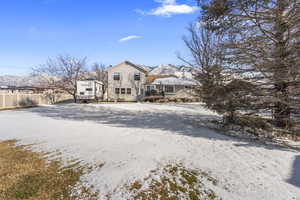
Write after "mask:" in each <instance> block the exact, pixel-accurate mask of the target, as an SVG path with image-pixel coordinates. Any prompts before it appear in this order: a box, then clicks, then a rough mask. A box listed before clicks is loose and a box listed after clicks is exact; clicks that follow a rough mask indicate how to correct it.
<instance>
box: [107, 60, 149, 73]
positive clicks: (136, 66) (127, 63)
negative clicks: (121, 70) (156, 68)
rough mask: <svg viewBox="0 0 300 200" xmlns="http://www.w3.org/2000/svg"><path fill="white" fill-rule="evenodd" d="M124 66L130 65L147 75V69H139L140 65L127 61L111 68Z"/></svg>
mask: <svg viewBox="0 0 300 200" xmlns="http://www.w3.org/2000/svg"><path fill="white" fill-rule="evenodd" d="M122 64H126V65H130V66H132V67H134V68H136V69H137V70H139V71H140V72H143V73H147V71H146V70H145V69H143V68H141V67H139V66H138V65H136V64H133V63H132V62H130V61H127V60H126V61H124V62H122V63H120V64H118V65H116V66H113V67H111V68H114V67H118V66H120V65H122Z"/></svg>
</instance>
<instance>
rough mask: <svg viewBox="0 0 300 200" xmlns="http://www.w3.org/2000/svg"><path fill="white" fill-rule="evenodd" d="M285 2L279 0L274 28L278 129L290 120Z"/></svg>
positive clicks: (274, 79) (275, 106)
mask: <svg viewBox="0 0 300 200" xmlns="http://www.w3.org/2000/svg"><path fill="white" fill-rule="evenodd" d="M286 6H287V5H286V2H285V0H277V13H276V14H277V17H276V22H275V26H274V30H275V38H276V43H275V52H274V57H275V61H276V64H275V69H274V73H273V81H274V85H275V91H274V92H275V94H276V98H277V100H276V103H275V105H274V119H275V121H276V125H277V126H278V127H286V126H287V125H288V123H289V120H290V108H289V85H288V83H287V82H288V78H289V77H287V69H288V66H286V63H285V62H286V58H287V55H288V54H287V48H286V41H285V37H284V35H285V33H286V32H287V26H286V22H285V20H284V10H285V8H286Z"/></svg>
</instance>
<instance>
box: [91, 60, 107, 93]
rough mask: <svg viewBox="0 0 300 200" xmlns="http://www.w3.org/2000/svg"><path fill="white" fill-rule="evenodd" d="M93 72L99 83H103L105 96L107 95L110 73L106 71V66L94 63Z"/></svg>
mask: <svg viewBox="0 0 300 200" xmlns="http://www.w3.org/2000/svg"><path fill="white" fill-rule="evenodd" d="M92 71H93V72H95V76H94V78H95V79H96V80H97V81H101V82H102V83H103V85H104V86H103V94H105V92H106V90H107V88H108V77H107V76H108V73H107V70H106V66H105V65H104V64H101V63H94V64H93V65H92Z"/></svg>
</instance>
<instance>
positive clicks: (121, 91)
mask: <svg viewBox="0 0 300 200" xmlns="http://www.w3.org/2000/svg"><path fill="white" fill-rule="evenodd" d="M107 72H108V88H107V94H106V96H107V100H108V101H141V100H143V97H144V94H145V91H144V84H145V82H146V76H147V73H148V72H147V69H145V68H144V67H143V66H140V65H136V64H133V63H131V62H129V61H124V62H122V63H121V64H118V65H116V66H113V67H109V68H108V69H107Z"/></svg>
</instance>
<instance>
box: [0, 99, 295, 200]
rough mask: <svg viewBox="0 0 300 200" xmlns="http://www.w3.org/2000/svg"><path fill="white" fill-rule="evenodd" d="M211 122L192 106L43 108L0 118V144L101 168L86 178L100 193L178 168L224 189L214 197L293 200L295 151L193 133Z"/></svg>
mask: <svg viewBox="0 0 300 200" xmlns="http://www.w3.org/2000/svg"><path fill="white" fill-rule="evenodd" d="M217 117H218V116H217V115H216V114H214V113H212V112H210V111H208V110H206V109H204V108H202V107H201V105H200V104H102V105H76V104H66V105H57V106H44V107H38V108H33V109H28V110H19V111H3V112H0V126H1V129H0V140H6V139H20V141H21V142H22V143H38V145H37V146H36V150H45V151H55V150H59V151H61V152H62V153H63V154H62V155H63V156H64V157H65V158H79V159H81V160H83V161H84V162H86V163H89V164H96V165H99V164H101V163H105V165H104V167H103V168H101V169H98V170H94V171H93V172H92V173H91V174H89V175H88V176H87V177H86V179H87V180H88V181H89V182H90V183H91V184H94V185H95V186H96V187H97V188H99V189H100V191H101V192H103V193H106V192H110V191H112V190H113V189H115V188H117V187H118V186H120V185H122V184H123V183H125V182H126V181H128V180H133V179H134V178H143V177H146V176H147V174H148V173H149V171H151V170H153V169H155V168H157V167H159V166H160V165H164V164H165V163H179V162H180V163H183V164H184V165H186V166H188V167H192V168H199V169H201V170H205V171H207V172H209V173H210V174H211V175H212V176H213V177H215V178H216V179H218V180H219V181H220V183H221V185H222V186H224V187H219V188H217V189H216V193H217V194H218V195H219V196H221V197H223V199H225V200H226V199H230V200H232V199H236V200H239V199H244V200H248V199H249V200H250V199H268V200H269V199H270V200H277V199H278V200H290V199H291V200H292V199H295V200H296V199H300V172H299V170H300V169H299V168H300V152H297V151H295V150H290V149H283V148H279V147H275V146H264V145H260V144H256V143H252V142H247V141H240V140H237V139H234V138H231V137H227V136H224V135H220V134H217V133H215V132H214V131H212V130H209V129H206V128H202V127H201V126H202V125H203V124H205V121H206V120H207V119H208V118H217ZM201 124H202V125H201ZM225 187H226V188H229V191H228V190H227V189H224V188H225Z"/></svg>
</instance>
